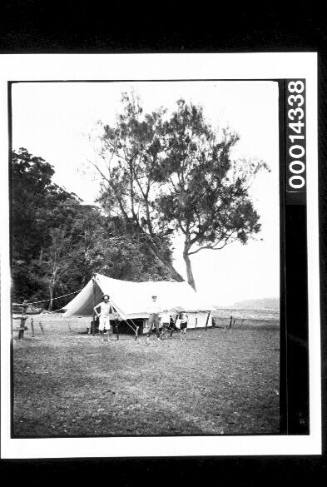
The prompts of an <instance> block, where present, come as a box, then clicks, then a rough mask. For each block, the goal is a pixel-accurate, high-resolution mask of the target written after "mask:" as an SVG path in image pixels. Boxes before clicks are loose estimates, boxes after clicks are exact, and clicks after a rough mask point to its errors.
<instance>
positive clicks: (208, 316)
mask: <svg viewBox="0 0 327 487" xmlns="http://www.w3.org/2000/svg"><path fill="white" fill-rule="evenodd" d="M210 315H211V311H209V313H208V315H207V319H206V326H205V331H207V329H208V322H209V318H210Z"/></svg>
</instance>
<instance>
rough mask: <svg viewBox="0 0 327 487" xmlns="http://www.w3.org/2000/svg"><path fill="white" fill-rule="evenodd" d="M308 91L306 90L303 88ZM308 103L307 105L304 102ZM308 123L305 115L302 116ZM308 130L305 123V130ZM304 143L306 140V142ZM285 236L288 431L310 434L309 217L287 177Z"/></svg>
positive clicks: (303, 199) (302, 198) (303, 198)
mask: <svg viewBox="0 0 327 487" xmlns="http://www.w3.org/2000/svg"><path fill="white" fill-rule="evenodd" d="M289 81H290V80H287V83H285V85H284V89H285V91H284V97H285V108H284V110H285V112H284V113H285V118H284V123H286V132H285V133H286V135H287V139H288V137H289V135H290V131H289V129H288V127H289V126H288V123H289V122H290V119H289V117H288V110H289V109H290V108H291V107H290V106H289V105H288V104H287V103H286V97H287V96H288V95H289V93H288V90H287V85H288V82H289ZM303 94H305V92H303ZM304 106H305V105H304ZM303 121H304V123H306V120H305V117H304V119H303ZM303 133H304V134H305V126H304V131H303ZM303 144H304V147H305V140H304V142H303ZM289 147H290V144H289V140H287V141H286V143H285V153H284V159H285V161H286V163H285V164H286V166H285V171H283V174H284V177H285V178H286V177H288V176H289V168H288V163H289V162H290V157H289V151H288V149H289ZM285 184H286V192H284V202H285V207H284V211H285V220H284V221H285V228H284V231H285V236H284V259H285V261H284V262H285V267H284V275H285V289H284V293H285V308H284V312H285V327H286V343H285V346H286V350H285V359H286V364H285V372H286V381H287V391H286V405H287V433H288V434H294V435H296V434H309V348H308V272H307V217H306V211H307V209H306V190H305V187H304V189H302V190H301V191H299V192H298V193H297V194H295V193H290V192H289V191H287V188H288V186H287V181H284V190H285Z"/></svg>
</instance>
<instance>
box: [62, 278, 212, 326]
mask: <svg viewBox="0 0 327 487" xmlns="http://www.w3.org/2000/svg"><path fill="white" fill-rule="evenodd" d="M92 281H93V280H92V279H91V280H90V281H89V282H88V283H87V285H86V286H85V287H84V288H83V289H82V291H80V292H79V293H78V294H77V296H75V298H74V299H72V300H71V301H70V302H69V303H68V304H67V305H66V306H65V307H64V308H63V310H64V311H65V314H64V316H67V317H69V316H74V315H78V316H91V315H92V312H93V306H94V304H93V301H94V302H95V304H98V303H99V302H100V301H101V299H102V295H103V294H108V295H109V296H110V299H111V301H112V303H113V305H114V306H115V307H116V308H117V311H118V312H119V313H120V314H121V316H122V317H125V318H146V317H148V316H149V312H148V308H149V305H150V303H151V296H153V295H156V296H157V297H158V298H157V300H158V304H159V306H160V308H162V310H163V311H164V310H167V311H169V310H173V309H174V308H177V307H178V308H183V309H184V310H185V311H189V312H192V311H193V312H196V311H209V310H211V309H213V307H212V305H211V304H210V303H208V302H206V300H205V299H203V298H201V297H200V296H199V294H198V293H196V292H195V291H194V289H193V288H192V287H191V286H190V285H189V284H188V283H187V282H185V281H183V282H175V281H173V282H172V281H146V282H132V281H121V280H119V279H112V278H110V277H106V276H103V275H101V274H95V276H94V291H95V296H93V282H92Z"/></svg>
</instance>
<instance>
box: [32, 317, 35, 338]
mask: <svg viewBox="0 0 327 487" xmlns="http://www.w3.org/2000/svg"><path fill="white" fill-rule="evenodd" d="M31 331H32V337H34V336H35V335H34V319H33V318H31Z"/></svg>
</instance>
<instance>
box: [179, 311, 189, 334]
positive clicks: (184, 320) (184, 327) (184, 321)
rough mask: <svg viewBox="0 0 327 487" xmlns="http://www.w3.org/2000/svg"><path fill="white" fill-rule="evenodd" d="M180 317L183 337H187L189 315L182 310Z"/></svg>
mask: <svg viewBox="0 0 327 487" xmlns="http://www.w3.org/2000/svg"><path fill="white" fill-rule="evenodd" d="M179 319H180V330H181V338H182V337H184V338H185V335H186V330H187V322H188V316H187V314H186V313H185V312H182V313H181V314H180V315H179Z"/></svg>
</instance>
